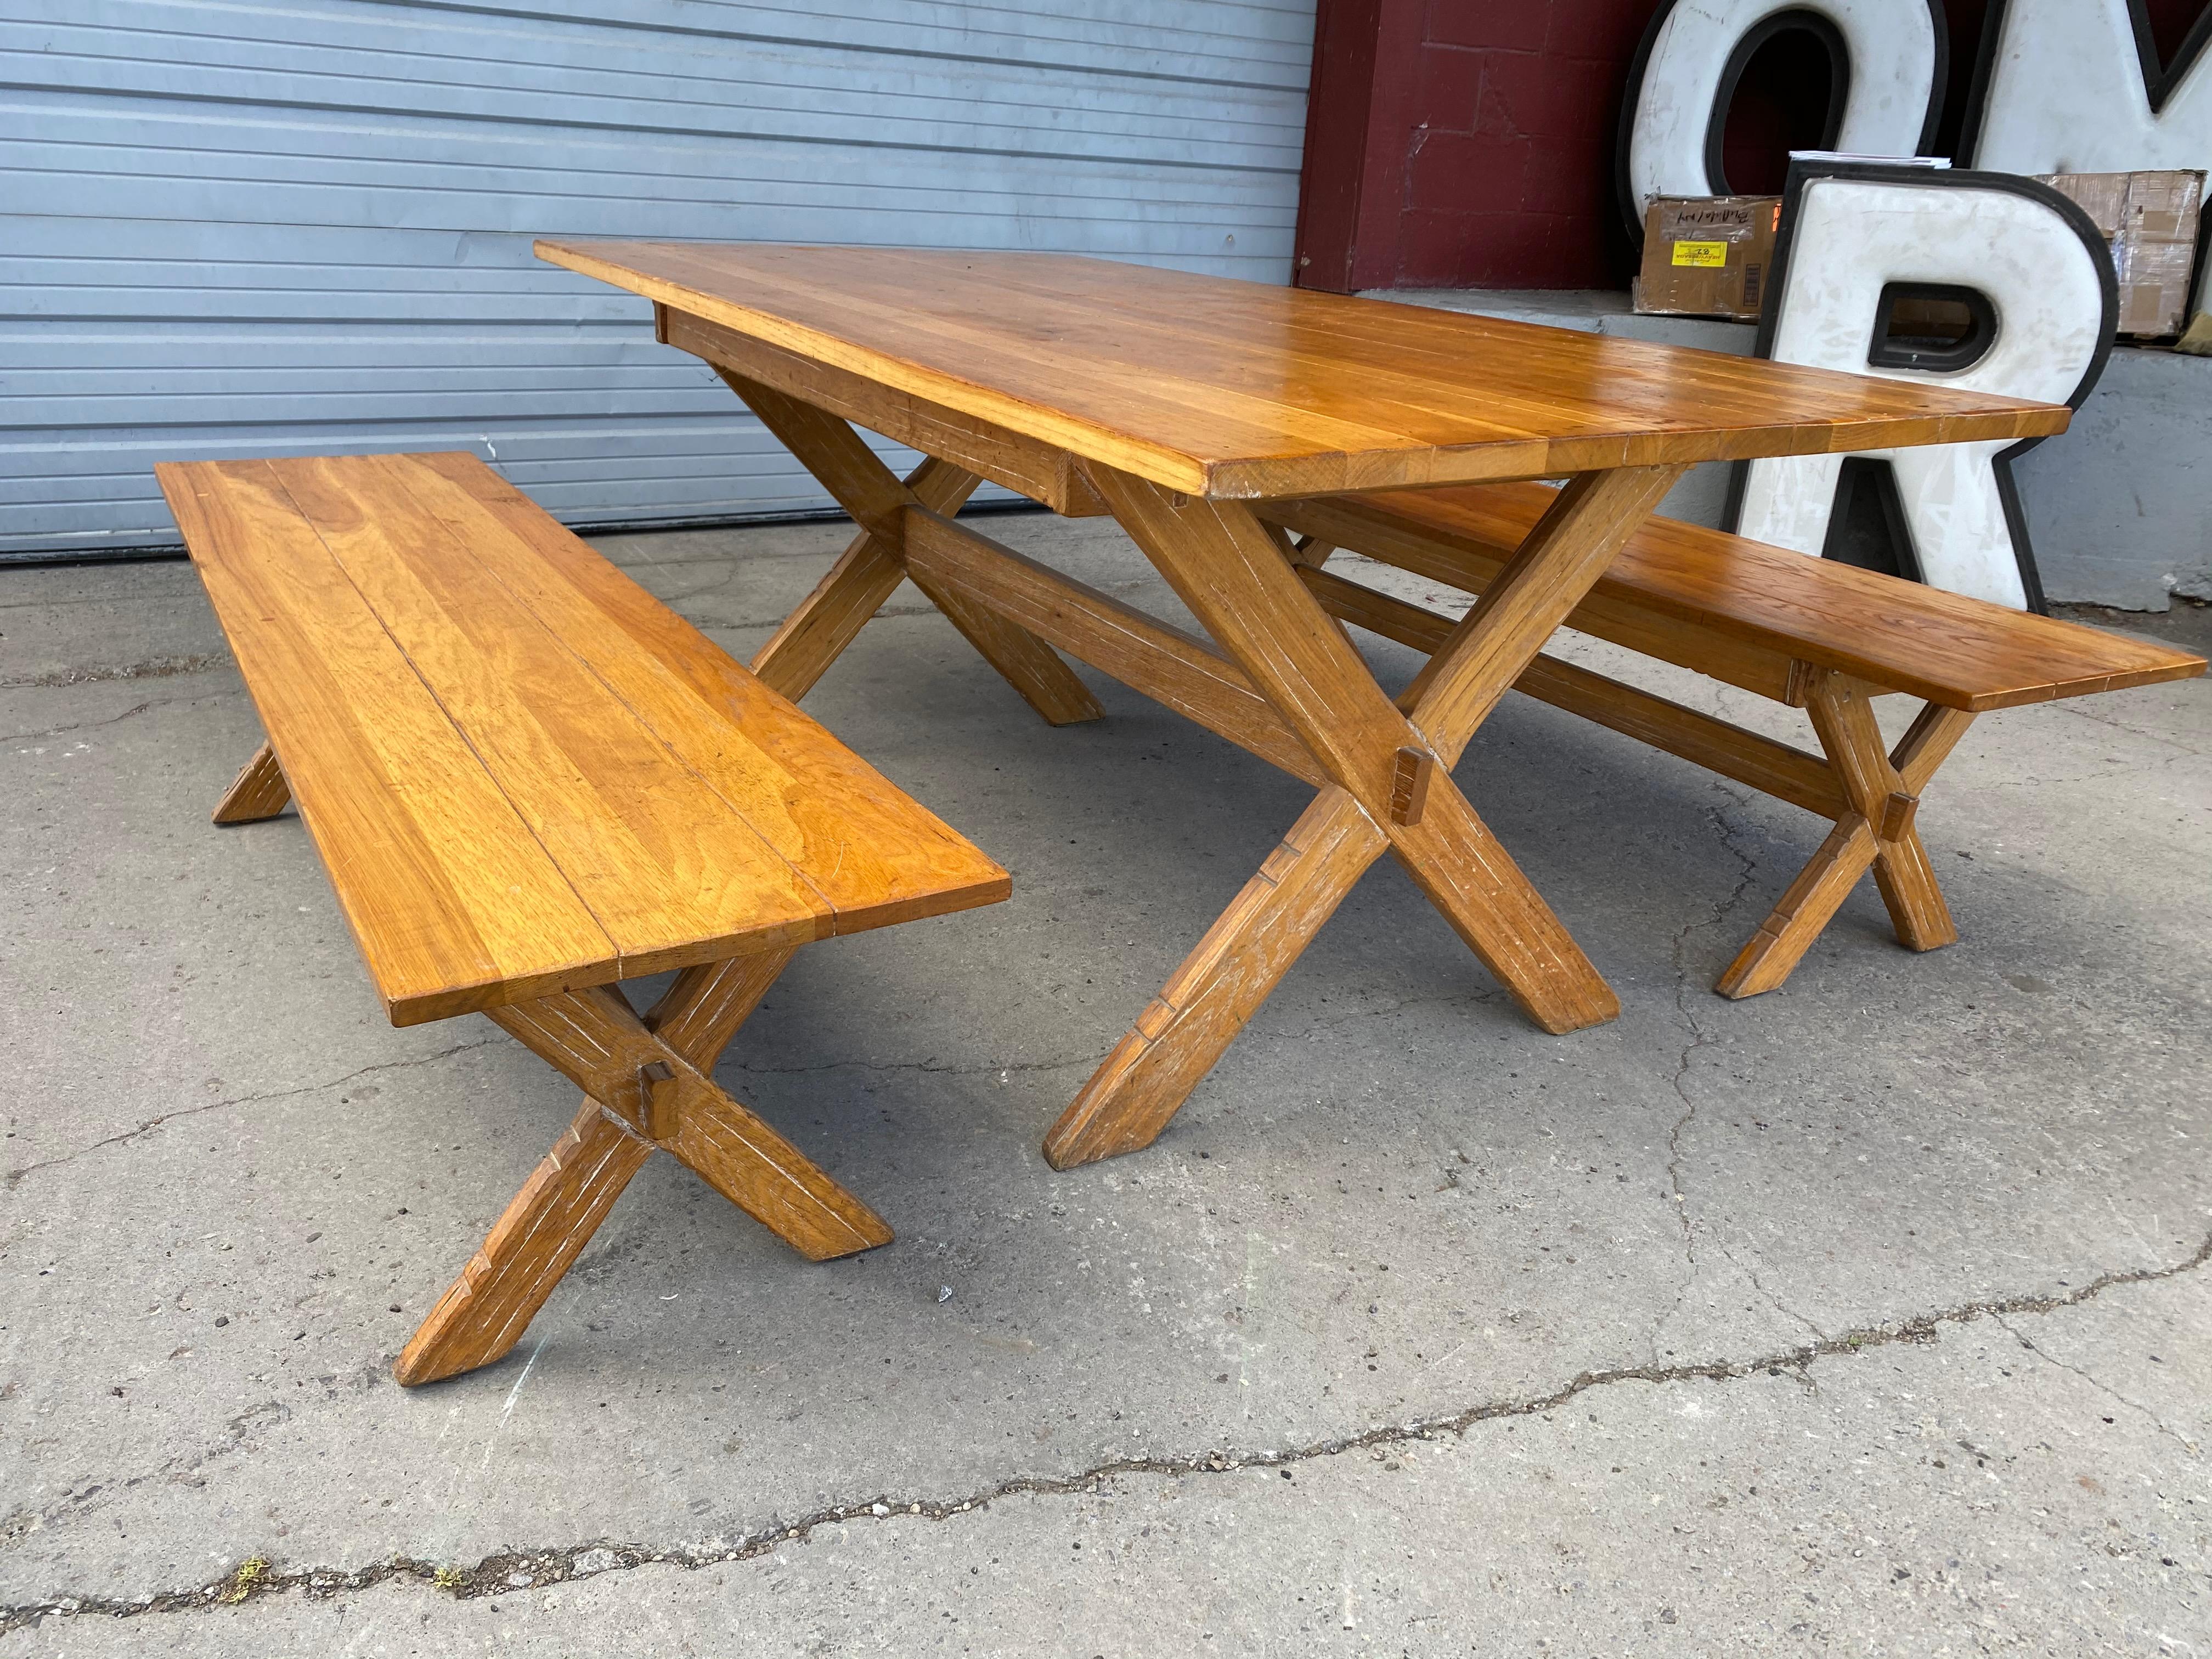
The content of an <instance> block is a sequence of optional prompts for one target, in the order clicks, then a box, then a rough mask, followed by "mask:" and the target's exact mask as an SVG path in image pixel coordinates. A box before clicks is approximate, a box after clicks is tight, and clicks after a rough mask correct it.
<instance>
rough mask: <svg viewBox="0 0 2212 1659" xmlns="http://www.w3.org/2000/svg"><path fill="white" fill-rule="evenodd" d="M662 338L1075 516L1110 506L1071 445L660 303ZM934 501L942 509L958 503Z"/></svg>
mask: <svg viewBox="0 0 2212 1659" xmlns="http://www.w3.org/2000/svg"><path fill="white" fill-rule="evenodd" d="M654 310H655V312H656V313H658V315H659V319H660V339H661V340H662V342H663V343H665V344H668V345H672V346H674V347H675V348H677V349H678V350H679V351H688V352H690V353H691V354H692V355H693V356H696V357H702V358H704V359H705V360H706V361H707V362H708V363H709V364H711V365H713V366H714V368H718V369H726V370H728V371H729V372H730V373H731V374H735V375H738V376H739V377H741V378H743V379H744V380H751V381H755V382H757V383H758V384H759V385H762V386H773V387H774V388H775V390H776V391H778V392H782V393H784V394H785V395H786V396H787V397H791V398H797V399H799V401H801V402H803V403H808V404H813V405H814V406H815V407H816V408H817V409H823V410H828V411H829V413H830V414H832V415H838V416H843V417H844V418H845V419H846V420H848V421H850V422H853V423H854V425H855V426H864V427H866V428H868V430H869V431H871V432H880V433H882V434H883V435H884V436H885V437H886V438H890V439H893V440H895V441H897V442H899V443H902V444H905V445H908V447H912V448H915V449H918V450H921V452H922V453H924V454H926V455H929V456H932V457H939V458H942V459H943V460H944V461H945V463H946V464H947V465H956V466H958V467H960V468H961V469H963V471H969V472H973V473H975V475H976V476H977V477H984V478H988V479H989V480H990V481H991V482H992V483H995V484H1002V485H1004V486H1005V487H1006V489H1011V490H1013V491H1015V492H1016V493H1017V494H1018V495H1027V496H1028V497H1030V500H1032V501H1042V503H1043V504H1044V505H1045V506H1047V507H1050V508H1051V509H1052V510H1053V511H1054V512H1055V513H1060V514H1062V515H1063V516H1065V517H1067V518H1071V519H1077V518H1093V517H1096V516H1097V515H1098V514H1100V513H1104V512H1105V510H1106V504H1105V503H1104V502H1103V501H1100V500H1099V499H1098V496H1097V492H1095V491H1094V490H1093V489H1091V483H1090V480H1089V479H1087V478H1085V477H1084V476H1083V472H1082V469H1081V468H1079V466H1078V465H1076V462H1075V458H1074V457H1073V455H1071V454H1069V453H1067V452H1066V450H1064V449H1060V448H1056V447H1053V446H1051V445H1048V444H1044V443H1040V442H1038V441H1036V439H1034V438H1030V437H1026V436H1024V435H1022V434H1021V433H1019V432H1017V431H1014V430H1012V429H1011V428H1006V427H1002V426H996V425H994V424H993V423H991V422H988V421H983V420H979V419H977V418H976V417H975V416H970V415H962V414H960V413H958V412H957V411H956V410H950V409H946V408H945V407H944V406H943V405H941V404H932V403H929V402H927V401H926V400H924V399H922V398H916V397H915V396H914V395H913V394H912V393H910V392H894V391H892V390H891V389H890V387H888V386H878V385H877V384H876V383H875V382H874V381H872V380H866V379H863V378H862V377H861V376H860V375H858V374H849V373H848V372H847V371H845V370H843V369H840V368H831V367H829V365H828V364H826V363H818V362H809V361H808V360H807V359H806V358H805V357H802V356H799V355H798V354H797V353H795V352H791V351H786V350H784V349H781V347H778V346H773V345H770V344H769V343H767V342H766V341H764V340H758V339H754V338H752V337H750V336H748V335H744V334H741V333H739V332H738V331H736V330H735V329H730V328H724V327H722V326H721V325H719V324H716V323H710V322H708V321H706V320H705V319H702V318H699V317H694V316H691V315H690V314H688V313H684V312H672V311H671V310H669V308H668V307H665V306H656V307H654ZM929 505H930V506H931V507H934V508H936V509H937V511H939V512H940V513H951V511H952V508H951V507H948V506H945V504H944V503H942V502H939V501H931V502H930V503H929Z"/></svg>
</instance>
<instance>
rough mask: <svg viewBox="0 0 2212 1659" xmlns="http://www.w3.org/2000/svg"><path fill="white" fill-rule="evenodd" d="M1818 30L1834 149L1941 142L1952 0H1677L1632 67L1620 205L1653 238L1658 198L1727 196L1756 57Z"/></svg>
mask: <svg viewBox="0 0 2212 1659" xmlns="http://www.w3.org/2000/svg"><path fill="white" fill-rule="evenodd" d="M1790 29H1807V30H1809V31H1811V32H1812V33H1815V34H1817V35H1819V36H1820V37H1821V39H1822V40H1824V41H1826V44H1827V47H1828V52H1829V61H1830V63H1831V64H1832V65H1833V66H1834V80H1833V83H1832V84H1833V88H1834V90H1833V91H1832V94H1831V95H1830V98H1829V101H1828V122H1829V127H1830V133H1829V136H1828V137H1827V139H1826V148H1828V149H1841V150H1849V151H1850V152H1852V153H1854V154H1856V155H1917V154H1918V153H1919V151H1920V149H1921V147H1922V146H1923V145H1924V144H1926V143H1928V142H1929V140H1930V139H1932V138H1933V137H1935V136H1936V112H1937V106H1938V104H1939V102H1940V100H1941V99H1942V88H1943V77H1944V71H1945V59H1946V52H1947V40H1946V36H1945V34H1944V31H1943V14H1942V0H1689V3H1687V4H1683V3H1680V0H1667V3H1666V4H1665V5H1663V6H1662V7H1661V8H1660V10H1659V14H1658V15H1657V16H1656V17H1654V18H1653V19H1652V20H1651V27H1650V28H1649V29H1648V30H1646V31H1645V33H1644V44H1643V45H1642V46H1639V47H1638V48H1637V53H1636V62H1635V64H1634V65H1633V66H1632V68H1631V69H1630V70H1629V78H1628V102H1627V104H1626V107H1625V108H1624V109H1623V111H1622V112H1621V123H1620V169H1619V172H1620V205H1621V211H1622V212H1623V213H1624V214H1625V215H1626V216H1627V219H1628V222H1629V232H1630V234H1632V236H1634V237H1636V238H1637V239H1638V240H1641V239H1642V237H1643V234H1644V210H1645V209H1646V208H1648V207H1649V206H1650V204H1651V198H1652V197H1655V196H1724V195H1727V194H1729V190H1728V188H1727V180H1726V179H1724V178H1723V176H1722V168H1721V134H1722V131H1723V128H1724V127H1725V126H1726V125H1728V111H1729V102H1730V101H1731V100H1733V99H1734V98H1735V89H1736V82H1738V81H1739V80H1741V78H1742V76H1743V71H1744V67H1745V65H1746V64H1748V63H1750V61H1751V57H1752V54H1753V52H1757V51H1758V50H1759V47H1760V46H1763V45H1764V44H1765V42H1766V41H1767V40H1769V39H1770V38H1771V37H1772V36H1774V35H1776V34H1779V33H1784V31H1786V30H1790Z"/></svg>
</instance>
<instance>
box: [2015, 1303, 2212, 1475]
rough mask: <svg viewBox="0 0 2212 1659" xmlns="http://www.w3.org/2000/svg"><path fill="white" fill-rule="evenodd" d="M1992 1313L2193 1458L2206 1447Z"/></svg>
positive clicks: (2034, 1349) (2047, 1359) (2032, 1347)
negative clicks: (2146, 1420) (2146, 1421)
mask: <svg viewBox="0 0 2212 1659" xmlns="http://www.w3.org/2000/svg"><path fill="white" fill-rule="evenodd" d="M1994 1317H1995V1318H1996V1322H1997V1323H1998V1324H1999V1325H2001V1326H2002V1327H2003V1328H2005V1329H2006V1330H2008V1331H2010V1332H2011V1333H2012V1334H2013V1335H2014V1336H2015V1337H2016V1338H2018V1340H2019V1342H2020V1346H2021V1347H2023V1348H2026V1349H2027V1351H2028V1352H2030V1353H2032V1354H2033V1355H2034V1356H2035V1357H2036V1358H2038V1359H2040V1360H2042V1361H2043V1362H2044V1363H2045V1364H2049V1365H2056V1366H2057V1368H2058V1369H2059V1370H2062V1371H2071V1372H2073V1373H2074V1375H2075V1376H2078V1377H2080V1378H2081V1380H2082V1381H2083V1382H2084V1383H2087V1384H2088V1385H2089V1386H2090V1387H2091V1388H2093V1389H2096V1390H2097V1391H2098V1392H2099V1393H2100V1394H2102V1395H2107V1396H2109V1397H2110V1398H2112V1399H2114V1400H2117V1401H2119V1402H2120V1404H2122V1405H2123V1406H2125V1407H2127V1408H2128V1409H2129V1410H2130V1411H2131V1412H2138V1413H2142V1416H2143V1417H2144V1418H2146V1419H2148V1421H2149V1423H2150V1425H2151V1426H2152V1427H2153V1428H2154V1429H2156V1430H2157V1431H2159V1432H2160V1434H2162V1435H2166V1436H2167V1437H2169V1438H2171V1439H2172V1441H2173V1442H2174V1443H2175V1444H2177V1445H2179V1447H2180V1448H2181V1449H2183V1450H2184V1451H2185V1452H2187V1453H2188V1454H2189V1455H2191V1457H2195V1456H2196V1455H2197V1454H2198V1453H2199V1451H2201V1450H2202V1448H2201V1447H2199V1446H2198V1445H2197V1443H2196V1442H2195V1441H2194V1440H2191V1438H2190V1437H2188V1436H2187V1435H2185V1434H2184V1433H2182V1432H2181V1431H2180V1430H2179V1429H2177V1428H2174V1427H2173V1426H2172V1425H2170V1424H2168V1423H2167V1422H2166V1419H2164V1418H2162V1417H2160V1415H2159V1414H2158V1413H2156V1412H2154V1411H2153V1410H2152V1409H2151V1408H2150V1407H2148V1406H2146V1405H2144V1404H2143V1403H2142V1401H2140V1400H2131V1399H2130V1398H2129V1397H2128V1396H2127V1395H2124V1394H2122V1393H2121V1392H2120V1391H2119V1390H2118V1389H2116V1388H2114V1387H2113V1386H2112V1384H2111V1383H2107V1382H2106V1381H2105V1380H2104V1379H2103V1378H2102V1377H2100V1376H2093V1375H2092V1374H2091V1373H2090V1372H2088V1371H2086V1370H2082V1369H2081V1366H2079V1365H2076V1364H2073V1363H2072V1362H2071V1361H2069V1360H2064V1359H2061V1358H2059V1357H2058V1356H2057V1354H2055V1353H2052V1352H2051V1351H2050V1350H2049V1349H2047V1348H2043V1347H2039V1346H2037V1345H2036V1343H2035V1341H2034V1340H2033V1339H2032V1338H2030V1337H2027V1336H2025V1335H2022V1334H2021V1331H2020V1329H2019V1328H2018V1327H2016V1326H2015V1325H2014V1324H2013V1323H2012V1322H2011V1321H2009V1320H2008V1319H2007V1318H2006V1317H2005V1316H2003V1315H2002V1314H1998V1315H1996V1316H1994Z"/></svg>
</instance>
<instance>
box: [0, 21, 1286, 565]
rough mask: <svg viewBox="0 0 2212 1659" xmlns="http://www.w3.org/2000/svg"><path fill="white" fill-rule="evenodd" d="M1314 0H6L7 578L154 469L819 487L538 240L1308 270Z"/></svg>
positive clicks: (800, 494)
mask: <svg viewBox="0 0 2212 1659" xmlns="http://www.w3.org/2000/svg"><path fill="white" fill-rule="evenodd" d="M1312 9H1313V0H1279V3H1274V4H1260V3H1249V4H1246V3H1232V0H1104V3H1098V4H1091V5H1085V4H1084V3H1081V0H1044V3H1042V4H1041V5H1039V6H1037V7H1035V8H1033V9H1022V8H1020V7H1018V6H1007V7H995V6H987V5H979V4H955V3H935V4H933V3H925V0H836V3H834V4H827V3H825V4H823V5H821V6H814V7H809V6H799V5H794V6H790V7H778V6H775V5H773V4H767V3H762V4H746V3H739V0H283V3H278V0H229V3H224V0H8V4H7V6H6V8H5V15H4V16H0V165H4V171H0V282H4V283H5V284H6V290H5V291H6V313H7V314H6V319H5V321H4V323H0V454H4V457H5V461H4V465H0V557H11V556H13V557H21V556H32V555H36V554H51V553H52V552H55V551H69V550H81V551H88V552H94V551H100V550H107V549H115V548H126V547H131V546H134V545H144V544H155V543H173V541H174V540H175V537H176V532H175V530H174V528H173V526H171V524H170V523H169V520H168V516H167V513H166V512H164V511H163V509H162V507H161V501H160V498H159V496H158V495H156V493H155V489H154V486H153V478H152V475H151V472H150V470H149V469H150V468H151V466H152V464H153V463H154V462H155V461H156V460H161V459H169V458H179V459H183V458H189V457H196V456H212V455H243V454H289V453H313V452H319V451H320V452H327V451H338V450H361V449H374V448H385V449H403V448H428V447H438V448H467V449H472V450H474V451H475V452H476V453H478V454H480V455H482V456H483V457H484V459H487V460H489V461H491V462H492V463H493V464H494V465H496V466H498V467H499V468H500V469H501V471H503V472H505V473H506V475H507V477H509V478H511V479H512V480H513V482H514V483H517V484H519V485H520V486H521V487H522V488H523V489H526V490H527V491H529V492H530V493H531V494H532V495H533V496H535V497H536V498H537V499H538V501H539V502H540V503H541V504H543V505H544V506H545V507H548V508H550V510H552V511H553V512H555V513H557V514H559V515H560V516H561V517H562V518H563V519H566V520H568V521H570V522H571V523H613V522H632V521H653V520H671V519H681V518H690V517H697V518H708V517H725V516H732V515H750V514H761V515H769V514H775V513H792V512H798V511H805V510H807V509H810V508H813V507H817V506H819V505H821V504H822V502H823V497H822V496H821V495H820V494H819V493H818V492H817V490H816V489H815V488H814V486H813V484H812V483H811V480H809V479H807V478H806V477H805V476H804V475H803V474H800V473H799V471H797V469H796V467H795V465H793V463H792V462H791V461H790V460H789V459H787V457H786V456H785V455H784V454H783V453H782V452H781V450H780V449H779V448H778V447H776V446H775V443H774V442H773V441H770V440H769V438H768V437H767V435H765V434H764V433H763V432H762V431H761V430H760V428H758V426H757V424H756V423H755V422H753V421H752V420H751V419H750V416H746V415H745V414H744V411H743V410H742V408H741V407H740V406H739V405H738V404H737V402H736V400H735V399H734V398H732V397H731V396H730V394H729V393H728V392H726V391H725V390H724V389H723V388H722V387H721V386H720V385H719V384H718V383H716V382H715V381H714V380H713V379H712V378H711V377H710V376H709V375H708V374H707V372H706V370H705V369H704V368H703V367H702V366H701V365H699V364H697V363H696V362H692V361H690V360H689V359H684V358H680V357H678V356H676V355H675V354H673V353H671V352H670V351H668V350H667V349H665V348H661V347H658V346H655V345H654V344H653V343H652V339H651V331H650V320H649V318H648V315H647V307H646V306H645V305H644V303H643V302H642V301H638V300H635V299H634V298H631V297H629V296H627V295H618V294H617V293H615V292H613V291H612V290H611V289H605V288H602V287H600V286H599V285H598V284H595V283H590V282H587V281H586V280H584V279H582V278H580V277H578V276H574V275H571V274H569V273H568V272H564V271H557V270H552V269H550V268H549V267H545V266H542V265H540V264H538V263H537V262H536V261H535V260H533V259H532V258H531V257H530V242H531V239H532V237H534V236H539V235H557V236H633V237H666V238H674V237H690V238H702V239H708V240H773V241H836V242H874V243H887V244H914V245H927V246H951V247H975V248H1040V249H1049V250H1054V251H1060V252H1084V253H1096V254H1103V255H1109V256H1111V257H1114V258H1127V259H1135V260H1141V261H1144V262H1146V263H1149V264H1169V265H1175V266H1179V267H1181V268H1182V269H1185V270H1203V271H1212V272H1218V273H1222V274H1226V275H1233V276H1249V277H1255V278H1260V279H1262V280H1266V281H1271V282H1280V281H1283V280H1285V278H1286V277H1287V275H1288V271H1289V264H1290V258H1291V232H1292V222H1293V219H1294V217H1295V215H1296V210H1297V168H1298V160H1299V146H1300V143H1301V139H1302V137H1303V131H1304V108H1305V87H1306V70H1307V59H1308V55H1309V52H1310V46H1311V39H1312V27H1313V26H1312Z"/></svg>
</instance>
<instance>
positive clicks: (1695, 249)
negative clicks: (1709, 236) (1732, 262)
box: [1674, 242, 1729, 270]
mask: <svg viewBox="0 0 2212 1659" xmlns="http://www.w3.org/2000/svg"><path fill="white" fill-rule="evenodd" d="M1728 251H1729V245H1728V244H1727V243H1726V242H1677V243H1675V244H1674V263H1675V264H1678V265H1700V266H1704V267H1706V268H1708V269H1711V270H1718V269H1720V267H1722V266H1723V265H1725V264H1728Z"/></svg>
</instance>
